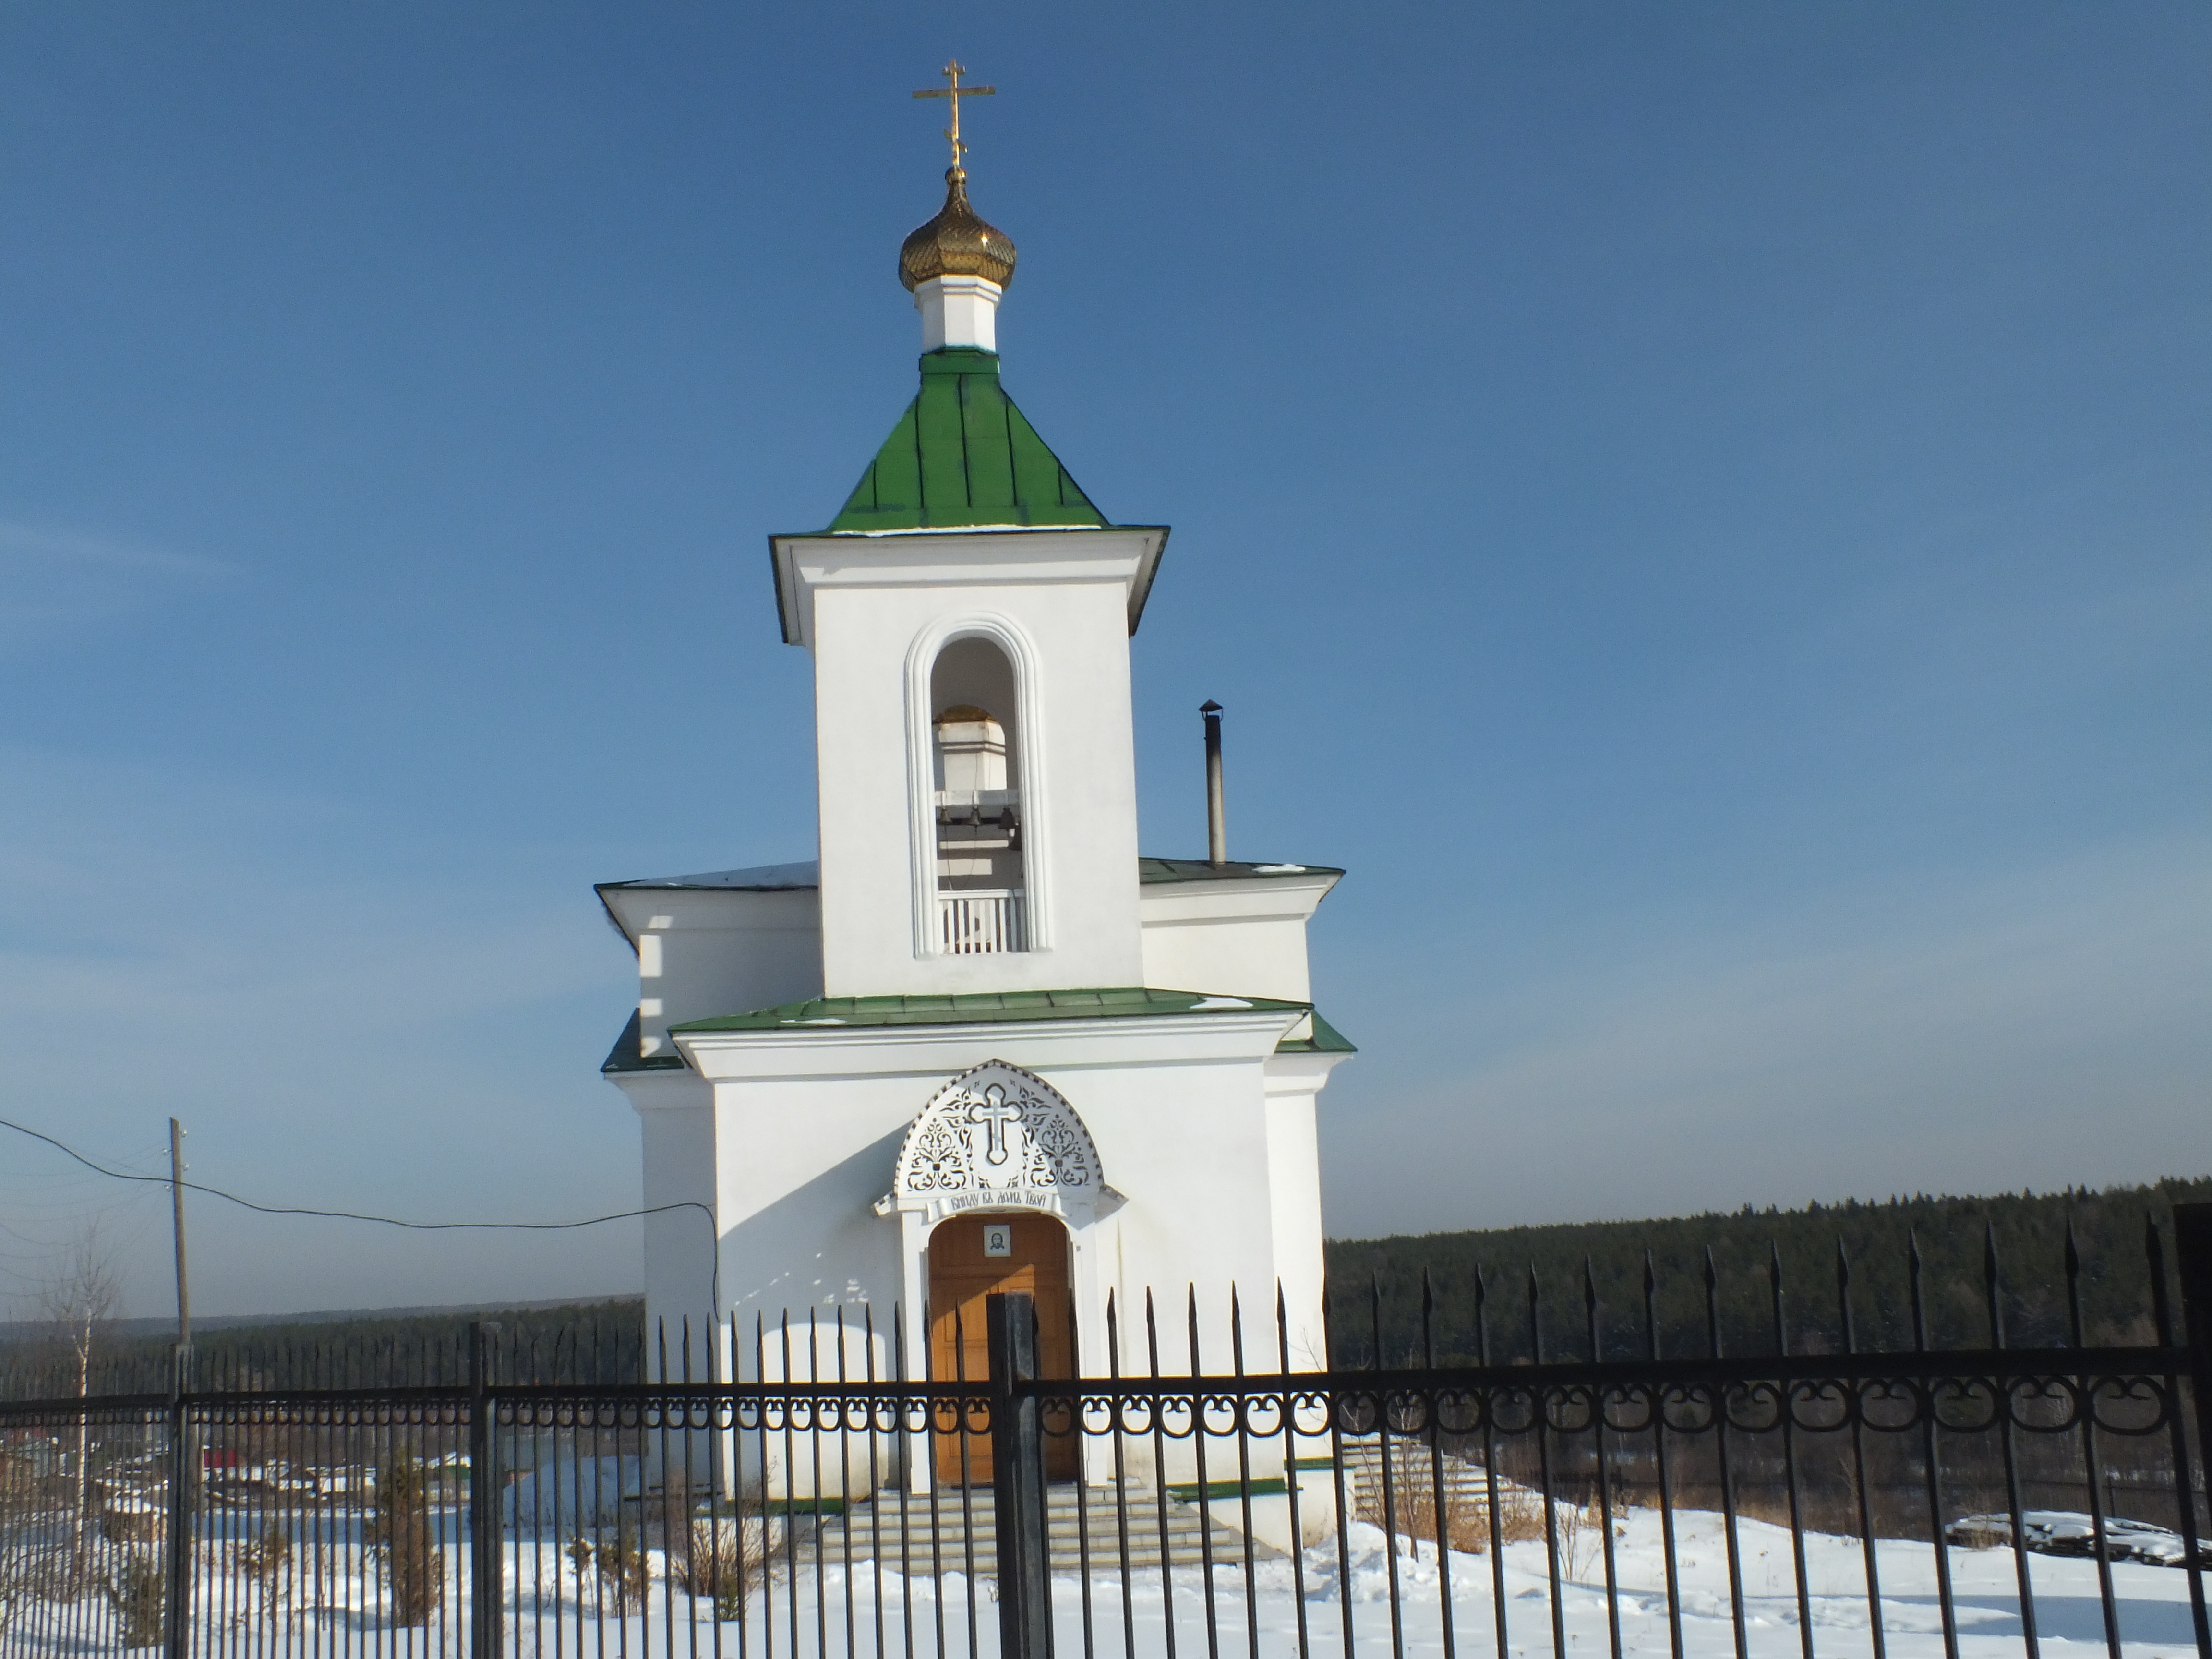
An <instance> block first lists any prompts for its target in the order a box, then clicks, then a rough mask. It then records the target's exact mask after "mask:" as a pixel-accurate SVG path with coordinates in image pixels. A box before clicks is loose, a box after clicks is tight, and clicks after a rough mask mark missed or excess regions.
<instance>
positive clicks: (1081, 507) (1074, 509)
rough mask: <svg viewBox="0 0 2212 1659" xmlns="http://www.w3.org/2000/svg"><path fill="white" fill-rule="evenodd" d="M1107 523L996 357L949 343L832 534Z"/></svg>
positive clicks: (930, 363)
mask: <svg viewBox="0 0 2212 1659" xmlns="http://www.w3.org/2000/svg"><path fill="white" fill-rule="evenodd" d="M1105 523H1106V516H1105V514H1104V513H1101V512H1099V510H1098V509H1097V507H1093V506H1092V505H1091V498H1090V497H1089V496H1088V495H1085V494H1084V493H1083V490H1082V488H1081V487H1080V486H1079V485H1078V484H1077V483H1076V482H1075V480H1074V479H1073V478H1072V477H1069V476H1068V473H1067V469H1066V467H1064V466H1062V465H1060V458H1059V457H1058V456H1057V455H1054V453H1052V451H1051V450H1049V449H1048V448H1046V447H1045V442H1044V440H1043V439H1042V438H1040V437H1038V436H1037V435H1036V428H1035V427H1033V426H1031V425H1030V423H1029V422H1028V420H1027V419H1025V418H1024V416H1023V414H1022V411H1021V410H1018V409H1016V408H1015V407H1014V404H1013V400H1012V398H1008V397H1007V396H1006V392H1004V391H1003V390H1002V389H1000V385H999V357H998V354H997V353H996V352H993V351H978V350H976V349H974V348H973V347H968V346H948V347H946V348H945V349H943V350H940V351H932V352H928V353H926V354H925V355H924V356H923V357H922V360H921V392H919V393H917V394H916V396H915V400H914V401H913V402H912V403H910V404H908V405H907V408H906V413H905V414H903V415H902V416H899V423H898V424H897V425H896V426H895V427H893V428H891V435H890V437H888V438H886V439H885V440H884V447H882V448H881V449H879V450H878V451H877V452H876V459H874V461H872V463H870V465H869V467H868V470H867V471H866V472H864V473H862V474H861V475H860V483H859V484H858V485H857V486H855V487H854V490H853V493H852V495H851V496H850V497H848V499H847V501H846V502H845V506H844V508H843V510H842V512H840V513H838V514H837V516H836V518H835V519H833V520H830V523H829V532H830V533H832V534H834V533H836V532H838V531H851V530H940V529H951V528H955V527H958V526H969V525H1009V524H1013V525H1044V526H1053V525H1072V526H1093V527H1103V526H1104V525H1105Z"/></svg>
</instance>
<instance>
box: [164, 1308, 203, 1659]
mask: <svg viewBox="0 0 2212 1659" xmlns="http://www.w3.org/2000/svg"><path fill="white" fill-rule="evenodd" d="M191 1386H192V1348H191V1344H190V1343H189V1342H179V1344H177V1345H176V1346H175V1347H174V1348H173V1349H172V1350H171V1351H170V1355H169V1527H168V1541H169V1553H168V1559H166V1560H165V1561H163V1562H162V1563H161V1571H162V1574H163V1591H164V1593H163V1595H162V1598H161V1650H162V1653H163V1655H164V1659H185V1655H186V1654H187V1653H189V1652H190V1651H191V1639H192V1499H193V1497H194V1495H195V1494H194V1492H193V1490H192V1489H193V1487H194V1486H195V1485H196V1484H197V1476H198V1474H199V1470H198V1469H197V1468H196V1467H195V1465H196V1464H197V1462H198V1460H197V1458H196V1457H194V1456H193V1455H192V1425H191V1415H190V1413H189V1412H188V1410H187V1409H186V1401H185V1395H188V1394H189V1393H191Z"/></svg>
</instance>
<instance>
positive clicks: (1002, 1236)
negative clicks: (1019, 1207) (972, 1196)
mask: <svg viewBox="0 0 2212 1659" xmlns="http://www.w3.org/2000/svg"><path fill="white" fill-rule="evenodd" d="M1013 1253H1014V1230H1013V1227H1012V1225H1011V1224H1009V1223H1007V1222H1004V1221H987V1222H985V1223H984V1224H983V1254H984V1255H1012V1254H1013Z"/></svg>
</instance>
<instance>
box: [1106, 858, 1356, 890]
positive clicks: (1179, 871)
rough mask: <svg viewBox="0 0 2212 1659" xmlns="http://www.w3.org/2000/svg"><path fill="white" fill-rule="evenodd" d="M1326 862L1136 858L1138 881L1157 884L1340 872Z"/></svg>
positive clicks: (1150, 885)
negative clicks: (1285, 862) (1275, 862)
mask: <svg viewBox="0 0 2212 1659" xmlns="http://www.w3.org/2000/svg"><path fill="white" fill-rule="evenodd" d="M1343 873H1344V872H1343V871H1341V870H1340V869H1338V868H1336V867H1335V866H1334V865H1328V864H1239V863H1237V861H1236V860H1230V861H1229V862H1228V863H1226V864H1210V863H1208V862H1207V861H1206V860H1204V859H1145V858H1140V859H1139V860H1137V883H1138V885H1139V886H1142V887H1158V886H1160V885H1162V884H1165V883H1169V882H1177V881H1277V880H1280V879H1281V878H1283V877H1285V876H1341V875H1342V874H1343Z"/></svg>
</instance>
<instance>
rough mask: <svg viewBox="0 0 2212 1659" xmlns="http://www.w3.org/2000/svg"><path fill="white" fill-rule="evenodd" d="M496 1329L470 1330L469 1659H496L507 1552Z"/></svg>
mask: <svg viewBox="0 0 2212 1659" xmlns="http://www.w3.org/2000/svg"><path fill="white" fill-rule="evenodd" d="M498 1329H499V1327H498V1326H496V1325H491V1324H486V1323H485V1322H483V1321H482V1320H478V1321H477V1322H475V1323H474V1324H472V1325H471V1326H470V1327H469V1659H499V1651H500V1646H501V1636H502V1635H503V1634H504V1633H505V1632H504V1630H503V1628H502V1626H503V1623H504V1620H505V1608H504V1606H503V1603H504V1601H505V1600H506V1595H505V1591H506V1589H507V1583H506V1580H507V1571H506V1559H505V1556H506V1552H505V1551H504V1550H503V1549H502V1548H501V1545H502V1543H503V1542H504V1539H503V1537H502V1533H503V1531H504V1528H503V1527H502V1526H501V1521H500V1515H499V1490H500V1479H499V1434H498V1426H499V1425H498V1424H497V1422H496V1421H495V1415H496V1407H495V1405H494V1403H493V1401H492V1395H491V1386H492V1375H491V1362H492V1339H493V1334H494V1333H495V1332H496V1331H497V1330H498Z"/></svg>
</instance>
